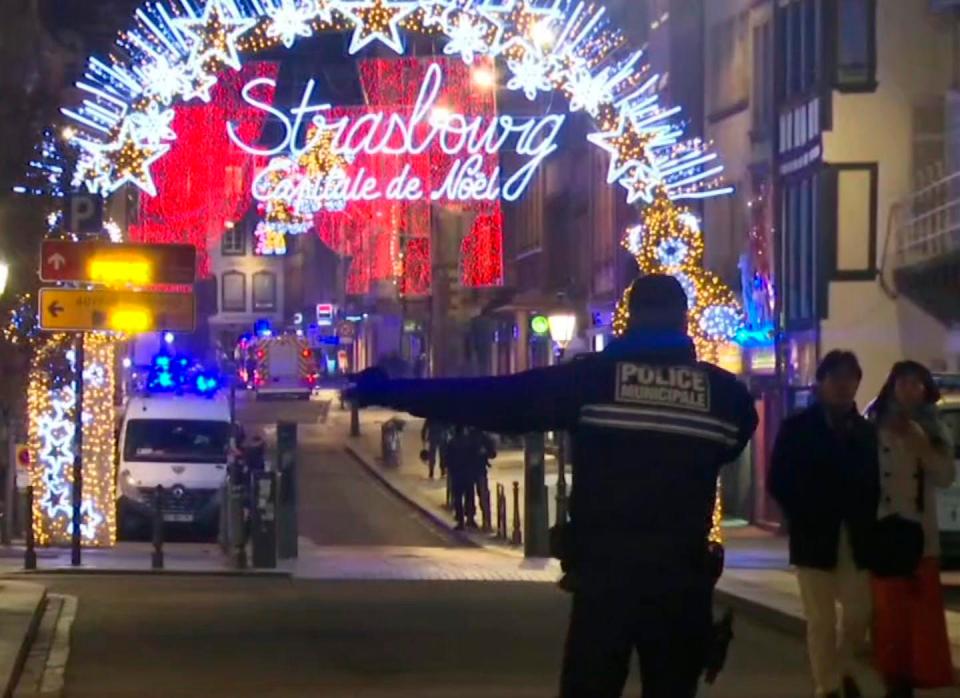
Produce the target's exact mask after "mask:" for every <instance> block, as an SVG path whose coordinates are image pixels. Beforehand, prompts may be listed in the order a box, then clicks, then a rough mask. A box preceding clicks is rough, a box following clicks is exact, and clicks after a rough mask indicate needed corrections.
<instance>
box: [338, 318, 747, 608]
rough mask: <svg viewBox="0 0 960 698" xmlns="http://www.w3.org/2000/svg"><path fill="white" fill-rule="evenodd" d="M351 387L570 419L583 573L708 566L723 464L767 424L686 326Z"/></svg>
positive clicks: (516, 426) (404, 402) (395, 401)
mask: <svg viewBox="0 0 960 698" xmlns="http://www.w3.org/2000/svg"><path fill="white" fill-rule="evenodd" d="M354 399H356V400H357V401H358V402H359V404H361V405H367V404H378V405H383V406H387V407H392V408H395V409H400V410H405V411H407V412H410V413H412V414H414V415H418V416H421V417H427V418H432V419H440V420H442V421H444V422H446V423H451V424H470V425H473V426H476V427H478V428H480V429H483V430H486V431H491V432H499V433H525V432H539V431H552V430H566V431H568V432H569V433H570V439H571V445H572V464H573V491H572V495H571V500H570V521H571V524H570V527H569V531H568V535H566V536H564V538H565V539H566V542H565V548H566V550H565V553H564V563H565V569H566V570H567V571H568V572H569V573H570V575H571V576H572V577H573V578H574V579H575V580H576V583H577V584H578V585H580V586H581V587H593V588H598V589H600V588H607V587H623V588H632V589H646V590H649V591H661V590H663V591H666V590H671V589H673V590H675V589H678V588H682V587H684V586H686V585H699V584H700V583H701V582H702V581H703V580H704V578H705V577H707V576H709V573H708V572H707V570H706V569H705V567H706V564H705V563H706V559H707V556H706V553H705V548H706V541H707V538H708V534H709V531H710V528H711V521H712V512H713V508H714V502H715V497H716V482H717V476H718V473H719V470H720V468H721V466H722V465H724V464H725V463H729V462H731V461H733V460H735V459H736V458H737V457H738V456H739V454H740V452H741V451H742V450H743V449H744V447H745V446H746V444H747V443H748V441H749V440H750V438H751V436H752V434H753V431H754V429H755V428H756V425H757V414H756V411H755V409H754V406H753V400H752V398H751V396H750V394H749V392H748V391H747V389H746V387H745V386H744V385H743V384H742V383H740V382H739V381H738V380H737V379H736V378H735V377H734V376H733V375H732V374H730V373H728V372H726V371H724V370H722V369H720V368H717V367H716V366H713V365H711V364H706V363H698V362H697V360H696V355H695V351H694V347H693V343H692V342H691V340H690V339H689V338H688V337H687V336H686V335H683V334H676V333H653V332H636V331H635V332H632V333H630V334H628V335H627V336H626V337H624V338H622V339H619V340H617V341H615V342H613V343H611V345H610V346H609V347H608V348H607V349H606V350H605V351H603V352H601V353H599V354H591V355H587V356H582V357H578V358H577V359H576V360H574V361H572V362H570V363H567V364H563V365H560V366H554V367H550V368H544V369H535V370H532V371H526V372H524V373H518V374H514V375H511V376H504V377H496V378H467V379H435V380H396V381H388V380H382V379H380V378H378V377H377V376H376V375H375V374H368V376H366V377H365V376H364V374H361V375H360V378H359V380H358V383H357V388H356V390H355V391H354Z"/></svg>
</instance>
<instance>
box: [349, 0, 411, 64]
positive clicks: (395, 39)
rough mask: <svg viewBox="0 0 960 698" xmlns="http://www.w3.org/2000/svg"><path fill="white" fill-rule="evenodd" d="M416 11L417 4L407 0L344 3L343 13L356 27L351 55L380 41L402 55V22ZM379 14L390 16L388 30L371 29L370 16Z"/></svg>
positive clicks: (367, 0)
mask: <svg viewBox="0 0 960 698" xmlns="http://www.w3.org/2000/svg"><path fill="white" fill-rule="evenodd" d="M416 9H417V5H416V3H412V2H407V1H406V0H357V1H355V2H350V3H344V4H343V5H342V6H341V11H342V12H344V13H345V14H346V15H347V16H348V17H350V19H352V20H353V23H354V25H355V26H356V28H355V29H354V30H353V38H352V39H351V40H350V49H349V51H350V54H351V55H353V54H355V53H356V52H357V51H359V50H360V49H362V48H363V47H365V46H368V45H369V44H371V43H373V42H374V41H379V42H380V43H382V44H384V45H385V46H388V47H389V48H391V49H393V51H394V52H396V53H399V54H402V53H403V43H402V42H401V41H400V22H402V21H403V20H404V19H405V18H406V16H407V15H409V14H410V13H411V12H413V11H414V10H416ZM377 12H385V13H387V14H388V15H390V18H389V20H387V26H386V28H380V27H373V28H371V26H370V22H369V20H370V17H369V15H371V14H374V13H377Z"/></svg>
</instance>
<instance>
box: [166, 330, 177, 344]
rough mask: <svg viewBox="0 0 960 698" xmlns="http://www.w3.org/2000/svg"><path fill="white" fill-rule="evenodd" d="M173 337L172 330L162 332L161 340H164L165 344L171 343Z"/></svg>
mask: <svg viewBox="0 0 960 698" xmlns="http://www.w3.org/2000/svg"><path fill="white" fill-rule="evenodd" d="M174 339H175V337H174V336H173V332H164V334H163V341H164V342H166V343H167V344H173V340H174Z"/></svg>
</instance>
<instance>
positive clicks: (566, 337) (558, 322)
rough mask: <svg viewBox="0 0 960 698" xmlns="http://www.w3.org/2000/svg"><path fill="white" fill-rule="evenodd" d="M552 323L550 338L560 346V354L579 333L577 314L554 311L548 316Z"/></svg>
mask: <svg viewBox="0 0 960 698" xmlns="http://www.w3.org/2000/svg"><path fill="white" fill-rule="evenodd" d="M547 322H548V323H549V325H550V339H552V340H553V341H554V342H555V343H556V345H557V346H558V347H560V355H561V356H563V352H564V351H566V349H567V347H568V346H570V342H572V341H573V337H574V335H575V334H576V333H577V316H576V315H575V314H574V313H572V312H566V311H564V312H558V313H553V314H551V315H550V316H549V317H548V318H547Z"/></svg>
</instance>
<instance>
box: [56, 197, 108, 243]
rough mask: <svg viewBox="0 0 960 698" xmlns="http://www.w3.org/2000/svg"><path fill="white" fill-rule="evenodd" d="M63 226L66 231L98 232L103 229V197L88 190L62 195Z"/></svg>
mask: <svg viewBox="0 0 960 698" xmlns="http://www.w3.org/2000/svg"><path fill="white" fill-rule="evenodd" d="M63 205H64V209H63V227H64V230H65V231H66V232H68V233H83V234H91V233H99V232H100V231H101V230H103V199H102V198H101V197H100V196H98V195H97V194H90V193H89V192H74V193H72V194H67V195H66V196H64V204H63Z"/></svg>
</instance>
